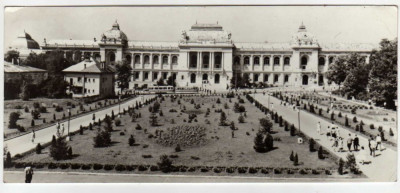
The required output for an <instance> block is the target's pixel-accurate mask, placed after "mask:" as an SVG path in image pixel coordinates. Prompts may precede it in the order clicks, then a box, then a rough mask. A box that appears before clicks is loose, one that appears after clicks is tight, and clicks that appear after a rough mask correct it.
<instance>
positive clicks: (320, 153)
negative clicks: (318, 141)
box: [318, 146, 325, 159]
mask: <svg viewBox="0 0 400 193" xmlns="http://www.w3.org/2000/svg"><path fill="white" fill-rule="evenodd" d="M318 158H319V159H324V158H325V157H324V151H323V149H322V146H319V149H318Z"/></svg>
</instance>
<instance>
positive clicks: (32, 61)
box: [22, 52, 46, 69]
mask: <svg viewBox="0 0 400 193" xmlns="http://www.w3.org/2000/svg"><path fill="white" fill-rule="evenodd" d="M45 59H46V54H36V53H34V52H32V53H30V54H29V56H28V57H27V58H26V59H25V60H23V61H22V64H23V65H26V66H31V67H35V68H40V69H46V62H45Z"/></svg>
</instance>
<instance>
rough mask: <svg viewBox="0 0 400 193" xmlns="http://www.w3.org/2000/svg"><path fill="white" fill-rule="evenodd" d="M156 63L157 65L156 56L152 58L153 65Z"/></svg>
mask: <svg viewBox="0 0 400 193" xmlns="http://www.w3.org/2000/svg"><path fill="white" fill-rule="evenodd" d="M158 63H159V62H158V56H157V55H155V56H153V64H158Z"/></svg>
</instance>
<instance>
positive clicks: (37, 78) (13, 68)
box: [4, 61, 48, 99]
mask: <svg viewBox="0 0 400 193" xmlns="http://www.w3.org/2000/svg"><path fill="white" fill-rule="evenodd" d="M47 75H48V74H47V71H46V70H42V69H39V68H34V67H30V66H24V65H19V64H18V63H17V64H13V63H10V62H6V61H4V98H5V99H14V98H18V94H19V93H20V92H21V85H22V84H23V82H26V83H28V84H29V85H39V84H40V83H41V82H42V81H43V80H46V79H47Z"/></svg>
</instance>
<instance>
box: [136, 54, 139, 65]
mask: <svg viewBox="0 0 400 193" xmlns="http://www.w3.org/2000/svg"><path fill="white" fill-rule="evenodd" d="M135 64H140V55H136V56H135Z"/></svg>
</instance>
